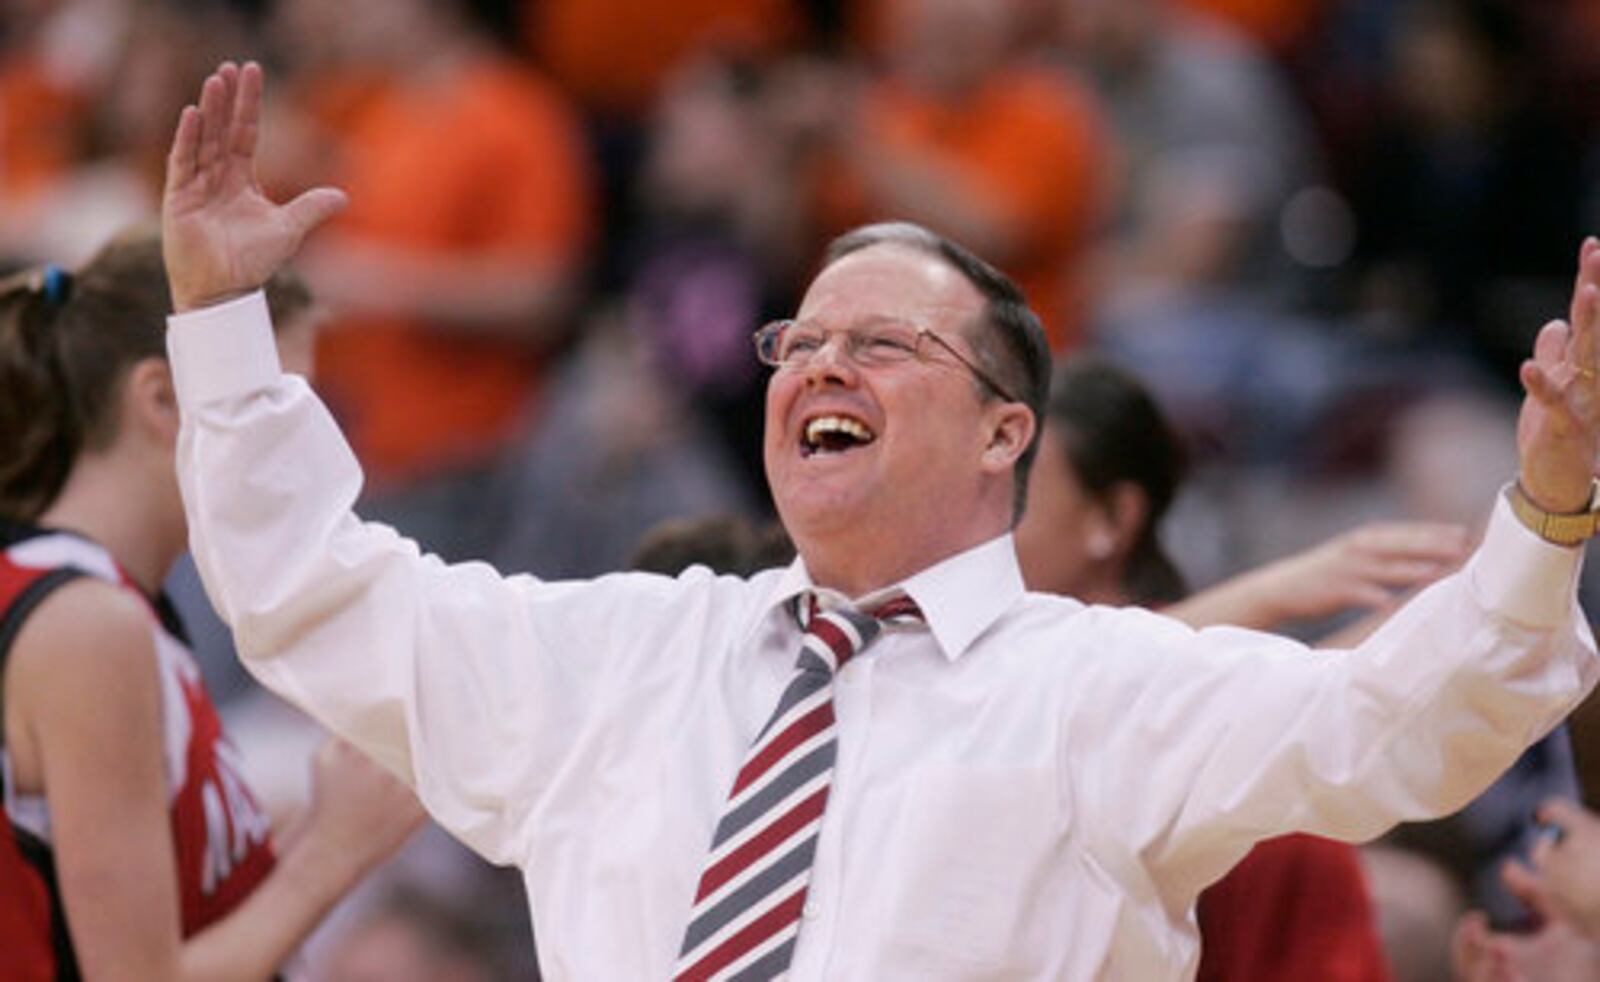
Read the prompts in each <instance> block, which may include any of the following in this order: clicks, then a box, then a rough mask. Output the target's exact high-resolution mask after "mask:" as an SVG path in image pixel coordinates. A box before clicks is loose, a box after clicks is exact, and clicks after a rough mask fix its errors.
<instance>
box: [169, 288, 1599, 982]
mask: <svg viewBox="0 0 1600 982" xmlns="http://www.w3.org/2000/svg"><path fill="white" fill-rule="evenodd" d="M169 343H170V353H171V359H172V366H173V371H174V375H175V376H176V380H177V388H178V396H179V402H180V406H181V410H182V414H183V428H182V432H181V435H180V441H179V458H178V459H179V474H180V479H181V481H182V486H183V492H184V500H185V502H186V507H187V509H188V515H189V527H190V533H191V536H192V540H193V548H194V552H195V556H196V558H197V560H198V563H199V568H200V570H201V573H202V575H203V576H204V578H205V582H206V586H207V589H208V590H209V591H210V594H211V597H212V599H213V601H214V602H215V603H216V605H217V608H218V610H219V611H220V612H221V614H222V616H223V617H224V618H225V619H226V620H227V621H228V622H229V623H230V624H231V625H232V626H233V628H234V630H235V632H236V634H237V639H238V645H239V650H240V652H241V654H242V655H243V657H244V659H245V661H246V664H247V665H248V666H249V667H250V669H251V671H252V672H254V673H255V674H256V676H257V677H258V678H260V679H261V681H262V682H263V683H265V684H266V685H267V686H268V687H270V688H271V689H273V690H274V691H276V692H278V693H280V694H281V695H283V696H284V697H286V698H287V699H289V700H290V701H291V702H293V703H295V704H296V705H299V706H301V707H302V708H304V709H305V710H306V711H308V712H310V713H311V714H312V715H314V716H315V717H317V718H318V719H320V720H322V721H323V722H324V723H326V724H327V725H328V726H329V727H330V728H332V729H333V730H334V731H336V732H337V733H339V734H341V735H342V736H344V737H345V738H347V739H349V740H351V741H352V742H354V743H355V744H357V745H358V746H360V747H362V748H363V749H365V750H366V751H367V752H368V753H370V754H372V755H373V756H374V757H376V758H378V759H379V760H381V761H383V762H384V763H386V764H387V765H389V766H390V767H391V768H393V769H394V770H395V771H397V772H398V773H400V774H401V775H403V776H404V777H405V778H407V779H408V780H409V781H410V782H411V783H412V784H413V785H414V786H415V787H416V789H417V791H418V793H419V794H420V796H421V798H422V800H423V802H424V803H425V804H426V805H427V807H428V810H429V811H430V812H431V813H432V814H433V816H434V818H435V819H437V820H438V821H439V822H440V823H441V824H442V825H444V826H445V827H446V828H447V829H449V830H451V831H452V832H454V833H455V834H456V835H458V836H460V837H461V838H462V839H463V840H464V841H466V842H467V843H468V844H470V845H471V846H472V847H473V848H475V849H477V850H478V851H479V852H481V853H482V854H483V855H484V856H486V857H488V858H489V859H490V860H493V861H496V862H502V863H515V864H517V865H518V866H519V867H520V868H521V869H522V871H523V874H524V878H525V881H526V884H527V890H528V897H529V900H530V903H531V906H532V911H533V919H534V921H535V923H536V924H537V925H538V932H539V942H540V954H541V959H542V962H543V968H544V971H545V973H546V974H547V976H548V977H549V978H551V979H574V980H584V982H592V980H601V982H613V980H616V982H629V980H640V982H659V980H665V979H667V978H669V977H670V974H671V970H672V966H673V961H674V956H675V955H676V954H677V951H678V946H679V944H680V942H681V940H682V935H683V930H684V926H685V924H686V921H687V918H688V914H689V910H690V906H691V901H692V899H693V894H694V889H695V883H696V879H697V877H698V876H699V873H700V868H701V864H702V862H703V860H704V857H705V854H706V850H707V847H708V845H709V843H710V841H711V834H712V828H713V826H714V825H715V823H716V820H717V818H718V815H719V813H720V810H721V808H722V805H723V802H724V800H725V796H726V795H727V792H728V789H729V786H730V784H731V782H732V779H733V775H734V773H735V771H736V770H737V769H738V767H739V764H740V761H741V758H742V756H743V753H744V750H745V748H746V746H747V745H748V743H749V742H750V740H751V738H752V737H753V736H754V734H755V733H756V731H757V730H758V729H759V728H760V726H761V725H762V723H763V722H765V719H766V717H767V714H768V713H770V712H771V710H772V708H773V706H774V705H775V704H776V702H777V699H778V696H779V694H780V692H781V691H782V689H783V687H784V685H785V684H786V683H787V681H788V680H789V678H790V676H791V673H792V671H793V667H794V662H795V656H796V654H797V652H798V647H799V638H800V634H799V629H798V628H797V627H796V625H795V624H794V622H793V620H792V618H791V616H790V615H789V610H788V605H787V604H785V601H786V600H788V599H789V598H792V597H794V596H795V595H796V594H797V593H799V592H801V591H803V590H805V589H807V588H808V587H809V586H810V582H809V579H808V577H807V574H806V570H805V568H804V566H803V565H802V564H801V563H799V562H796V563H795V564H794V565H793V566H790V567H789V568H788V569H785V570H774V571H770V572H766V573H761V574H758V575H756V576H754V577H752V578H750V579H748V580H746V579H739V578H735V577H729V576H720V577H719V576H714V575H712V574H711V573H709V572H708V571H706V570H705V569H703V568H694V569H691V570H689V571H688V572H686V573H684V574H683V575H681V576H679V577H677V578H676V579H670V578H666V577H661V576H654V575H647V574H618V575H611V576H604V577H601V578H599V579H597V580H593V581H585V582H542V581H540V580H537V579H534V578H532V577H529V576H509V577H508V576H502V575H501V574H499V573H497V572H496V571H495V570H493V569H491V568H490V567H489V566H487V565H484V564H481V563H465V564H461V565H456V566H450V565H446V564H445V563H443V562H441V561H439V560H438V559H436V558H433V557H429V556H423V555H420V554H419V553H418V550H417V548H416V547H415V545H413V544H412V543H411V542H409V541H407V540H406V539H404V538H402V537H400V536H399V535H398V534H396V533H395V532H394V531H393V530H391V529H389V528H387V527H384V526H380V525H374V524H367V523H363V522H361V521H360V520H359V519H357V518H356V517H355V515H354V514H352V512H351V507H352V504H353V502H354V501H355V499H356V497H357V494H358V492H359V490H360V487H361V472H360V470H359V469H358V467H357V464H356V461H355V459H354V457H353V456H352V455H351V453H350V450H349V449H348V447H347V446H346V444H345V442H344V440H343V439H342V438H341V436H340V434H339V431H338V429H337V428H336V427H335V425H334V423H333V421H332V420H331V419H330V418H329V416H328V414H327V412H326V411H325V409H324V407H323V406H322V404H321V403H320V402H319V401H318V400H317V399H316V397H315V396H314V395H313V394H312V392H311V390H310V389H309V388H308V387H307V386H306V384H305V382H304V381H303V380H301V379H299V378H297V377H294V376H287V375H283V374H281V373H280V371H279V369H278V364H277V359H276V354H275V351H274V346H273V342H272V339H271V332H270V326H269V323H268V319H267V314H266V307H265V303H264V302H263V301H262V299H261V297H260V295H259V294H255V295H252V296H249V297H245V298H242V299H239V300H236V301H233V302H231V303H228V304H225V305H221V306H218V307H214V308H208V309H206V310H202V311H198V312H194V313H191V314H186V315H182V316H178V317H174V318H173V319H172V324H171V332H170V342H169ZM425 397H426V394H424V393H419V394H418V398H425ZM530 504H534V503H530ZM1577 568H1578V551H1577V550H1570V549H1561V548H1557V547H1554V546H1551V545H1549V544H1547V543H1545V542H1543V541H1541V540H1539V539H1537V538H1536V537H1534V536H1533V535H1531V534H1529V533H1527V532H1526V531H1525V530H1524V529H1523V528H1522V527H1521V526H1520V525H1519V524H1517V522H1516V520H1515V519H1514V518H1512V517H1511V516H1510V515H1509V511H1508V509H1507V508H1506V506H1505V505H1504V504H1502V505H1500V506H1499V507H1498V508H1497V511H1496V514H1495V517H1494V519H1493V521H1492V523H1491V525H1490V527H1489V532H1488V536H1487V539H1486V541H1485V542H1484V544H1483V546H1482V548H1480V549H1479V550H1478V552H1477V553H1476V554H1475V555H1474V556H1473V558H1472V559H1471V560H1470V562H1469V563H1468V564H1467V566H1466V568H1465V569H1464V570H1463V571H1462V572H1461V573H1459V574H1457V575H1455V576H1452V577H1450V578H1449V579H1447V580H1445V581H1443V582H1441V583H1439V584H1437V585H1436V586H1434V587H1432V588H1431V589H1429V590H1427V591H1426V592H1424V593H1423V594H1422V595H1421V596H1420V597H1418V598H1417V599H1416V600H1415V601H1413V602H1412V603H1410V604H1409V605H1407V606H1406V607H1405V608H1404V609H1403V610H1402V611H1401V612H1399V613H1398V614H1397V615H1395V617H1394V618H1393V619H1392V620H1390V622H1389V623H1388V624H1387V625H1386V626H1385V627H1384V628H1383V629H1382V630H1381V631H1379V632H1378V633H1377V634H1376V635H1374V636H1373V637H1372V639H1371V640H1369V641H1368V642H1367V643H1365V644H1364V645H1362V646H1361V647H1360V648H1358V649H1356V650H1354V651H1352V652H1339V653H1324V652H1313V651H1308V650H1307V649H1305V648H1304V647H1303V646H1301V645H1299V644H1296V643H1294V642H1291V641H1288V640H1285V639H1283V638H1279V637H1274V636H1270V635H1266V634H1260V633H1254V632H1249V631H1244V630H1238V629H1232V628H1214V629H1209V630H1204V631H1198V632H1197V631H1194V630H1191V629H1190V628H1188V627H1186V626H1184V625H1183V624H1180V623H1178V622H1177V621H1174V620H1171V619H1168V618H1165V617H1161V616H1159V615H1157V614H1153V613H1149V612H1147V611H1143V610H1138V609H1110V608H1103V607H1086V606H1084V605H1083V604H1080V603H1077V602H1075V601H1072V600H1068V599H1062V598H1058V597H1051V596H1042V595H1038V594H1030V593H1026V592H1024V589H1023V585H1022V580H1021V576H1020V574H1019V572H1018V567H1017V560H1016V556H1015V553H1014V550H1013V546H1012V541H1011V538H1010V536H1003V537H1001V538H998V539H995V540H993V541H991V542H988V543H986V544H984V545H981V546H979V547H977V548H975V549H972V550H970V551H968V552H965V553H963V554H961V555H957V556H952V557H950V558H949V559H947V560H945V561H944V562H941V563H939V564H938V565H936V566H934V567H932V568H929V569H927V570H924V571H922V572H921V573H918V574H917V575H915V576H913V577H911V578H910V579H908V580H906V581H905V582H904V584H903V587H904V589H905V590H906V592H907V593H909V594H910V595H911V597H912V598H913V599H915V600H916V601H917V603H918V604H919V605H920V606H921V608H922V610H923V611H924V613H925V615H926V617H927V625H926V627H922V626H913V627H910V628H895V629H891V630H889V631H887V632H886V634H885V636H884V637H882V638H880V639H879V640H878V641H877V642H876V643H875V644H874V645H873V646H872V647H871V648H869V649H868V650H867V652H866V653H865V654H864V655H863V656H862V657H860V658H858V659H855V660H852V661H851V662H850V663H849V664H848V665H846V666H845V668H844V669H843V670H842V671H841V672H840V674H839V677H838V679H837V682H836V695H835V699H836V710H837V714H838V720H839V723H838V727H839V758H838V764H837V770H836V772H835V775H834V782H833V793H832V797H831V799H830V801H829V804H828V810H827V813H826V817H825V819H824V821H823V827H822V833H821V841H820V844H819V847H818V851H817V857H816V866H815V869H814V871H813V873H812V880H811V888H810V894H809V898H808V902H807V904H806V907H805V914H804V920H803V922H802V926H801V930H800V936H799V943H798V947H797V950H796V954H795V958H794V963H793V969H792V973H791V977H792V978H794V979H800V980H830V982H833V980H863V982H865V980H871V982H888V980H896V979H906V980H918V982H926V980H933V979H1074V980H1077V979H1128V980H1134V982H1150V980H1160V979H1185V978H1189V977H1191V976H1192V975H1193V972H1194V969H1195V966H1196V963H1197V960H1198V940H1197V935H1196V932H1195V927H1194V919H1193V915H1192V907H1193V903H1194V900H1195V897H1196V895H1197V894H1198V893H1199V891H1200V890H1201V888H1202V887H1204V886H1205V885H1206V884H1208V883H1210V882H1211V881H1213V880H1215V879H1216V878H1218V877H1219V876H1221V875H1222V874H1223V873H1224V872H1225V871H1226V870H1227V869H1228V868H1229V867H1230V866H1231V865H1232V864H1233V863H1234V862H1235V861H1236V860H1238V859H1239V858H1240V857H1241V856H1242V855H1243V854H1244V853H1245V852H1246V850H1247V849H1248V848H1249V847H1250V845H1251V844H1252V843H1253V842H1255V841H1257V840H1258V839H1261V838H1263V837H1268V836H1272V835H1277V834H1280V833H1285V832H1291V831H1305V832H1313V833H1317V834H1320V835H1327V836H1333V837H1337V838H1341V839H1349V840H1360V839H1365V838H1368V837H1371V836H1374V835H1377V834H1378V833H1380V832H1382V831H1383V830H1384V829H1386V828H1387V827H1389V826H1390V825H1391V824H1393V823H1394V822H1396V821H1400V820H1403V819H1415V818H1424V817H1428V816H1433V815H1438V814H1441V813H1445V812H1449V811H1451V810H1452V809H1455V808H1457V807H1459V806H1460V805H1462V804H1463V803H1465V802H1466V801H1467V800H1469V799H1470V798H1471V797H1472V796H1473V795H1474V794H1475V793H1477V792H1478V791H1479V790H1480V789H1482V788H1483V787H1484V786H1485V785H1487V784H1488V783H1489V782H1490V780H1491V779H1493V778H1494V777H1495V776H1496V775H1497V774H1499V773H1500V772H1501V771H1502V770H1504V769H1505V768H1506V767H1507V766H1509V765H1510V764H1511V762H1512V761H1513V760H1514V759H1515V758H1516V756H1517V755H1518V753H1519V752H1520V751H1521V750H1522V748H1523V747H1525V746H1526V745H1528V744H1529V743H1530V742H1532V741H1533V740H1534V739H1536V738H1537V737H1539V736H1540V735H1541V734H1543V733H1544V732H1546V731H1547V730H1548V729H1549V728H1550V727H1551V726H1553V725H1554V724H1555V723H1556V722H1557V721H1558V720H1559V719H1560V718H1561V717H1562V716H1563V715H1565V714H1566V713H1567V712H1568V711H1569V710H1571V709H1572V707H1573V706H1574V705H1575V704H1576V703H1577V702H1578V701H1579V700H1580V699H1581V698H1582V696H1583V695H1584V694H1585V693H1586V692H1587V691H1588V690H1589V688H1590V687H1591V686H1592V685H1593V683H1594V681H1595V677H1596V660H1595V655H1594V643H1593V639H1592V637H1591V636H1590V634H1589V631H1588V628H1587V626H1586V625H1585V624H1584V622H1583V619H1582V617H1581V616H1580V615H1581V612H1580V611H1579V610H1578V608H1577V605H1576V602H1575V600H1574V595H1575V580H1576V574H1577Z"/></svg>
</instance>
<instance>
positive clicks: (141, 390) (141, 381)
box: [122, 358, 178, 446]
mask: <svg viewBox="0 0 1600 982" xmlns="http://www.w3.org/2000/svg"><path fill="white" fill-rule="evenodd" d="M122 420H123V424H122V425H123V426H136V427H138V429H139V432H140V433H141V434H144V435H145V436H147V437H148V438H150V439H152V440H156V441H158V442H160V443H163V444H168V445H173V446H175V445H177V442H178V396H177V393H176V392H175V391H173V388H172V369H171V368H170V367H168V365H167V361H166V359H165V358H142V359H140V360H139V361H137V362H135V363H134V365H133V368H132V369H130V370H129V371H128V378H127V381H126V382H125V383H124V384H123V390H122Z"/></svg>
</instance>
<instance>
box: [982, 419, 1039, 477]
mask: <svg viewBox="0 0 1600 982" xmlns="http://www.w3.org/2000/svg"><path fill="white" fill-rule="evenodd" d="M986 415H987V420H988V424H989V429H988V433H989V442H988V443H987V444H986V445H985V446H984V448H983V458H982V461H983V469H984V470H986V471H989V472H991V473H995V474H998V473H1002V472H1004V471H1009V470H1011V469H1012V468H1013V467H1015V466H1016V463H1017V459H1018V458H1019V457H1021V456H1022V453H1023V451H1025V450H1027V449H1028V444H1030V443H1032V442H1033V432H1034V430H1035V429H1036V428H1037V427H1038V421H1037V420H1035V419H1034V417H1033V410H1031V409H1029V408H1028V407H1027V406H1024V405H1023V404H1022V403H1020V402H996V403H994V404H993V405H991V406H990V407H989V410H988V413H987V414H986Z"/></svg>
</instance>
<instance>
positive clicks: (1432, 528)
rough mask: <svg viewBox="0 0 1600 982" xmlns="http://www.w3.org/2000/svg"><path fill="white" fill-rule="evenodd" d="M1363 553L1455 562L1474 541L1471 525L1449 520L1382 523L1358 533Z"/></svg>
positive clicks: (1438, 561)
mask: <svg viewBox="0 0 1600 982" xmlns="http://www.w3.org/2000/svg"><path fill="white" fill-rule="evenodd" d="M1355 541H1356V544H1357V545H1359V546H1360V547H1361V549H1362V551H1363V552H1366V553H1368V554H1370V555H1373V556H1376V557H1378V558H1382V559H1411V560H1420V561H1426V562H1433V563H1455V562H1459V561H1460V560H1462V559H1463V558H1465V556H1466V553H1467V547H1468V545H1469V544H1470V542H1469V539H1468V534H1467V528H1466V526H1464V525H1456V524H1453V523H1448V522H1381V523H1377V524H1372V525H1366V526H1363V527H1362V528H1361V529H1359V530H1358V531H1357V533H1356V540H1355Z"/></svg>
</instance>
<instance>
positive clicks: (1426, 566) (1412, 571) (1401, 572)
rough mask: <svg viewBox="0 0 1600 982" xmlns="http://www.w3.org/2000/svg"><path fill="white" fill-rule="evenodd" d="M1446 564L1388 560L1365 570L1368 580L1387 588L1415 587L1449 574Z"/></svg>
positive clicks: (1415, 560)
mask: <svg viewBox="0 0 1600 982" xmlns="http://www.w3.org/2000/svg"><path fill="white" fill-rule="evenodd" d="M1449 570H1450V566H1449V565H1447V563H1446V562H1443V561H1441V562H1432V561H1429V560H1417V559H1390V560H1385V561H1383V562H1377V563H1373V564H1372V565H1371V566H1369V567H1368V568H1367V570H1366V575H1367V578H1368V579H1369V580H1371V581H1372V582H1374V583H1381V584H1383V585H1384V586H1389V587H1408V586H1416V585H1417V584H1419V583H1426V582H1428V581H1429V580H1436V579H1438V578H1439V577H1441V576H1443V575H1444V574H1445V573H1447V572H1449Z"/></svg>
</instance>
